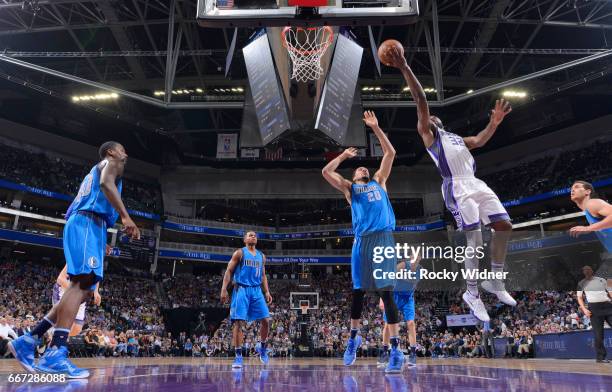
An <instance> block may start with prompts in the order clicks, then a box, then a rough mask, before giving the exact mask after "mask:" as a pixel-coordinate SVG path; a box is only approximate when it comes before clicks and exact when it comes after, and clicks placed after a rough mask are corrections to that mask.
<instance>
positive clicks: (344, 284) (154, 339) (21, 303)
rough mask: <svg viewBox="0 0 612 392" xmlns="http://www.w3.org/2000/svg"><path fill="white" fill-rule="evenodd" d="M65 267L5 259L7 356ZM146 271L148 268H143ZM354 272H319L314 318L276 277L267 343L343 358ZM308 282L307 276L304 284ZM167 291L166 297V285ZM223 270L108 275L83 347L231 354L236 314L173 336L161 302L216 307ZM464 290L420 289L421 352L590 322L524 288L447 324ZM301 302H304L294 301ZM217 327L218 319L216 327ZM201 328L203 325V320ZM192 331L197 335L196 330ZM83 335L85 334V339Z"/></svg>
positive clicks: (248, 332) (0, 309) (376, 327)
mask: <svg viewBox="0 0 612 392" xmlns="http://www.w3.org/2000/svg"><path fill="white" fill-rule="evenodd" d="M60 269H61V266H59V265H56V264H52V263H45V262H16V261H9V260H0V356H2V355H3V354H6V350H5V348H6V342H7V341H8V339H11V338H14V336H17V335H20V334H23V333H25V332H27V331H29V330H30V329H31V328H32V327H33V326H34V324H35V322H36V321H37V320H39V319H40V318H41V317H42V316H44V314H45V313H46V311H48V309H49V308H50V306H51V303H50V297H51V290H52V286H53V284H54V282H55V279H56V277H57V274H58V272H59V270H60ZM141 275H145V276H146V274H145V273H141ZM349 275H350V274H349V272H348V271H344V272H343V271H339V272H336V273H334V274H326V273H323V272H322V271H319V272H318V273H316V274H314V275H313V276H312V278H311V281H310V284H311V287H310V288H309V291H317V292H318V293H319V307H318V309H316V310H309V313H308V314H307V315H306V316H302V315H301V314H299V312H297V311H295V310H292V309H291V304H290V302H289V301H290V298H289V295H288V294H289V292H291V291H296V290H298V287H297V283H298V281H297V280H292V279H289V277H290V276H287V275H286V274H277V275H276V278H273V277H271V278H270V279H269V285H270V290H271V293H272V296H273V302H272V303H271V304H270V313H271V323H270V334H269V339H268V342H269V344H268V347H269V349H270V350H271V352H272V355H273V356H297V355H300V352H302V351H311V352H314V354H315V355H317V356H327V357H339V356H341V355H342V353H343V351H344V349H345V346H344V345H345V343H346V341H347V337H348V335H349V332H350V331H349V328H348V326H349V325H348V320H349V318H350V313H349V312H350V309H349V306H348V305H347V304H348V303H349V299H350V296H351V287H350V284H349V282H350V276H349ZM303 283H304V282H301V284H303ZM157 285H161V288H162V289H163V292H164V293H165V295H166V296H167V298H168V301H167V303H164V302H165V301H164V300H163V298H160V295H158V293H159V290H158V289H159V287H158V286H157ZM220 286H221V274H219V273H215V274H208V275H207V274H204V275H201V276H198V277H195V276H193V275H191V276H177V277H165V278H164V279H153V277H151V276H149V277H148V278H147V277H140V276H130V274H129V273H122V274H116V273H109V274H108V275H107V276H105V279H104V281H103V282H102V284H101V285H100V294H101V295H102V306H101V307H95V306H93V305H92V306H90V307H88V310H87V320H86V324H85V329H84V331H83V333H82V336H80V337H78V338H76V339H77V340H76V341H80V342H81V350H82V351H78V349H76V348H75V351H76V352H74V354H76V355H89V356H98V355H99V356H231V355H232V353H233V348H232V347H231V345H230V343H231V327H230V324H229V321H228V320H227V319H225V320H223V321H222V322H221V324H220V325H216V326H214V328H204V330H197V331H196V330H193V331H190V332H188V331H183V332H181V333H180V334H179V335H178V336H172V334H171V333H170V332H168V331H167V330H166V326H165V325H164V319H163V317H162V313H161V308H162V307H170V308H173V307H177V306H184V307H191V308H201V309H202V308H206V307H210V306H214V307H217V308H218V309H220V310H219V311H222V312H227V307H225V308H224V310H223V308H222V305H221V304H219V290H220ZM460 294H461V292H460V291H447V292H429V291H417V293H416V303H417V306H416V325H417V342H418V345H417V353H418V355H419V356H426V357H434V358H435V357H461V356H465V357H480V356H491V355H492V351H491V348H490V344H485V343H486V342H487V337H485V336H483V335H484V334H485V333H487V335H488V336H490V337H504V338H507V339H508V343H507V345H506V353H505V354H506V355H507V356H511V357H526V356H530V355H533V336H534V335H537V334H542V333H552V332H564V331H571V330H578V329H588V328H589V327H590V325H589V319H588V318H587V317H585V316H584V315H582V314H581V313H579V312H578V311H577V304H576V301H575V299H574V297H573V296H572V294H571V293H566V292H552V291H550V292H517V293H514V295H515V298H516V299H517V302H518V305H517V306H516V307H515V308H508V307H506V306H503V305H501V304H499V303H496V302H495V301H493V299H494V298H492V296H487V297H486V298H485V299H486V301H485V302H487V303H488V304H489V305H488V308H489V313H490V314H491V315H492V320H493V321H492V323H491V325H490V332H487V330H484V329H483V328H464V329H457V328H452V329H450V328H447V327H446V323H445V315H446V314H466V313H468V310H467V308H466V305H465V304H464V303H463V301H462V300H461V297H460ZM378 301H379V299H378V298H377V297H376V296H375V295H369V296H366V301H365V306H364V312H363V314H362V320H363V322H362V324H363V325H362V328H361V335H362V337H363V344H362V346H361V348H360V352H359V355H361V356H376V355H377V353H378V348H379V347H380V344H381V343H380V337H381V336H382V328H383V320H382V311H381V310H380V308H379V306H378ZM293 306H295V304H294V305H293ZM300 320H302V321H303V322H305V323H306V328H307V330H308V331H309V336H310V340H309V342H310V343H309V344H308V347H306V346H304V345H303V344H301V340H300V336H299V335H300V333H301V332H300V331H301V328H300ZM209 327H210V326H209ZM245 328H246V329H245V343H244V347H245V349H246V350H245V351H246V353H247V355H254V353H255V351H254V350H255V345H256V343H257V342H258V341H259V328H258V323H249V324H247V325H246V327H245ZM196 329H197V328H196ZM188 333H189V335H188ZM400 336H401V344H402V346H403V347H407V346H408V341H407V329H406V323H405V322H402V323H400ZM79 339H82V341H81V340H79Z"/></svg>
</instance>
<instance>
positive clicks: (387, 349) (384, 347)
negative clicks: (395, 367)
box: [383, 344, 389, 352]
mask: <svg viewBox="0 0 612 392" xmlns="http://www.w3.org/2000/svg"><path fill="white" fill-rule="evenodd" d="M383 350H384V352H387V351H389V345H388V344H385V345H383Z"/></svg>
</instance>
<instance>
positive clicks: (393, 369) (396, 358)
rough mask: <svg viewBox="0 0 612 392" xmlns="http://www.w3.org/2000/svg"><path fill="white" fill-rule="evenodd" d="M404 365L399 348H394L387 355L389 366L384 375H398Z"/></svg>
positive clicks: (402, 355)
mask: <svg viewBox="0 0 612 392" xmlns="http://www.w3.org/2000/svg"><path fill="white" fill-rule="evenodd" d="M403 365H404V353H403V352H402V351H401V350H400V349H399V348H394V349H392V350H391V354H389V364H388V365H387V368H386V369H385V373H400V372H401V371H402V366H403Z"/></svg>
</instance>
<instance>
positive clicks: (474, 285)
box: [465, 279, 480, 297]
mask: <svg viewBox="0 0 612 392" xmlns="http://www.w3.org/2000/svg"><path fill="white" fill-rule="evenodd" d="M465 282H466V285H467V291H469V292H470V294H472V295H473V296H474V297H478V296H480V294H479V293H478V281H477V280H472V279H468V280H466V281H465Z"/></svg>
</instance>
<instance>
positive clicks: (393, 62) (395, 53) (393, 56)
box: [387, 46, 408, 69]
mask: <svg viewBox="0 0 612 392" xmlns="http://www.w3.org/2000/svg"><path fill="white" fill-rule="evenodd" d="M387 56H388V59H389V64H387V65H388V66H389V67H393V68H397V69H404V68H408V63H407V62H406V58H405V57H404V54H403V53H402V52H401V51H400V50H399V48H397V47H395V46H394V47H392V48H391V49H390V50H389V51H388V52H387Z"/></svg>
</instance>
